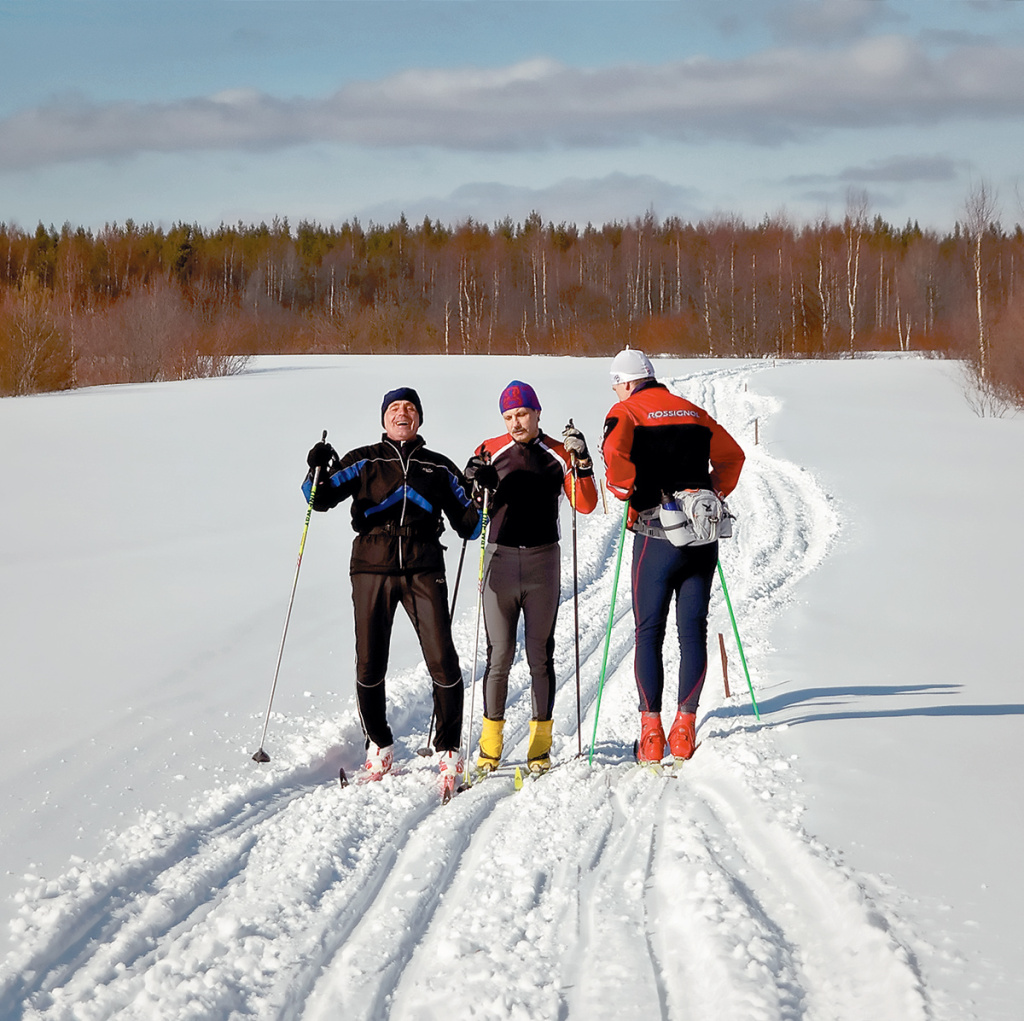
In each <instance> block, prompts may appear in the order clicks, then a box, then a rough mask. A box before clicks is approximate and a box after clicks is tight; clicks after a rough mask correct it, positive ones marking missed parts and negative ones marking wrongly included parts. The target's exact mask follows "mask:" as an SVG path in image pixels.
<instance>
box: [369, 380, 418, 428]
mask: <svg viewBox="0 0 1024 1021" xmlns="http://www.w3.org/2000/svg"><path fill="white" fill-rule="evenodd" d="M395 401H409V402H410V403H411V404H415V405H416V411H417V412H419V416H420V422H421V423H422V422H423V405H422V404H420V395H419V394H418V393H416V391H415V390H413V388H412V387H411V386H400V387H399V388H398V389H397V390H389V391H388V392H387V393H386V394H385V395H384V403H383V404H382V405H381V406H380V424H381V425H383V424H384V412H385V411H387V410H388V405H389V404H394V403H395Z"/></svg>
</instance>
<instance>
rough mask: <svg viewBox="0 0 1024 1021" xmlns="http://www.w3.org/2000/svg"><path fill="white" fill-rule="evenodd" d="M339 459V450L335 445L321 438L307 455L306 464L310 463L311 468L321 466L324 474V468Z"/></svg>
mask: <svg viewBox="0 0 1024 1021" xmlns="http://www.w3.org/2000/svg"><path fill="white" fill-rule="evenodd" d="M337 459H338V452H337V451H336V450H335V449H334V447H332V446H331V445H330V444H329V443H324V442H323V441H322V440H321V441H320V442H319V443H317V444H316V445H315V446H314V447H311V448H310V451H309V453H308V454H307V455H306V464H308V465H309V467H310V469H315V468H319V469H320V471H321V474H322V473H323V470H324V469H325V468H328V467H329V466H330V464H331V462H332V461H336V460H337Z"/></svg>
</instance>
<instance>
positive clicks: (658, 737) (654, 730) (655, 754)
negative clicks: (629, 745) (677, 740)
mask: <svg viewBox="0 0 1024 1021" xmlns="http://www.w3.org/2000/svg"><path fill="white" fill-rule="evenodd" d="M636 757H637V761H638V762H661V760H662V759H663V758H664V757H665V731H664V729H663V728H662V726H661V713H641V714H640V745H639V747H638V748H637V750H636Z"/></svg>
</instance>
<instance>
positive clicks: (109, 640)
mask: <svg viewBox="0 0 1024 1021" xmlns="http://www.w3.org/2000/svg"><path fill="white" fill-rule="evenodd" d="M656 364H657V367H658V371H659V376H660V377H661V378H662V379H664V380H666V381H668V382H670V383H671V385H672V386H674V387H675V388H677V389H678V390H679V391H680V392H681V393H683V394H685V395H686V396H688V397H690V398H691V399H693V400H695V401H696V402H697V403H700V404H702V405H703V406H705V407H707V408H708V410H709V411H710V412H711V413H712V414H713V415H714V416H715V417H716V418H718V419H719V420H720V421H721V422H722V423H723V424H724V425H726V427H727V428H729V429H730V431H732V432H733V433H734V435H736V437H737V438H738V439H739V440H740V442H741V443H742V444H743V445H744V447H745V449H746V451H747V454H748V461H747V464H746V467H745V470H744V475H743V478H742V480H741V483H740V486H739V488H738V490H737V491H736V493H735V495H734V497H733V498H732V499H731V500H730V504H731V506H732V507H733V509H734V510H735V511H737V512H738V514H739V519H740V520H739V527H738V529H737V534H736V536H735V538H734V539H732V540H729V541H728V542H724V543H723V545H722V564H723V570H724V573H725V576H726V579H727V582H728V585H729V591H730V594H731V596H732V600H733V605H734V607H735V609H736V613H737V617H738V621H739V626H740V631H741V637H742V639H743V643H744V650H745V653H746V657H747V661H748V664H749V667H750V672H751V678H752V681H753V684H754V689H755V694H756V696H757V700H758V704H759V708H760V714H761V720H760V722H758V721H757V720H756V719H755V716H754V713H753V710H752V707H751V701H750V695H749V693H748V692H747V691H746V682H745V679H744V676H743V671H742V668H741V666H740V660H739V655H738V650H737V648H736V645H735V640H734V638H733V636H732V634H731V627H730V624H729V620H728V614H727V612H726V609H725V606H724V602H723V600H722V598H721V593H720V590H718V589H716V592H715V596H714V599H713V603H712V620H711V642H710V645H711V652H712V658H711V669H710V671H709V676H708V681H707V685H706V688H705V694H704V699H703V701H702V705H701V712H700V714H699V729H698V737H699V740H700V741H701V745H700V748H699V750H698V752H697V755H696V756H695V757H694V759H693V760H692V761H690V762H689V763H686V764H685V765H684V766H683V767H682V768H681V769H680V770H679V771H678V772H677V774H676V775H673V776H669V775H662V776H655V775H653V774H651V773H650V772H648V771H646V770H641V769H638V768H637V767H635V766H634V765H632V764H631V749H632V742H633V739H634V737H635V736H636V729H637V718H636V707H635V703H636V695H635V688H634V684H633V680H632V671H631V647H632V635H631V632H632V626H631V611H630V608H629V598H628V575H627V573H626V572H625V571H623V575H622V578H621V579H620V583H619V590H618V596H617V601H616V609H615V621H614V624H613V627H612V632H611V641H610V647H609V654H608V671H607V681H606V685H605V688H604V691H603V695H602V700H601V711H600V720H599V723H598V728H597V744H596V749H595V756H594V762H593V764H591V763H590V762H589V761H588V756H587V755H586V754H584V756H583V757H582V758H577V757H576V756H577V752H578V750H579V749H580V748H581V747H582V748H583V749H584V752H585V753H586V752H587V751H588V750H589V743H590V739H591V735H592V733H593V729H594V710H595V705H596V702H597V693H598V683H599V677H600V671H601V663H602V659H603V654H604V642H605V630H606V626H607V618H608V607H609V602H610V597H611V589H612V581H613V576H614V572H615V560H616V550H617V543H618V535H619V526H620V522H621V517H620V515H619V505H618V504H617V503H616V502H615V501H610V506H609V513H607V514H604V513H602V511H601V508H599V509H598V511H597V512H596V513H595V514H593V515H590V516H580V517H579V519H578V522H577V529H578V533H577V539H578V550H577V553H578V557H577V559H578V577H579V611H580V612H579V618H580V634H579V642H580V658H581V682H580V691H581V715H582V720H583V723H582V732H580V731H579V730H578V728H577V723H576V719H577V716H576V678H575V655H574V645H573V635H572V620H573V614H572V555H571V541H570V536H571V518H570V517H569V514H568V511H567V510H566V511H564V513H563V521H562V534H563V543H562V552H563V572H562V600H563V608H562V612H561V614H560V618H559V626H558V632H557V636H556V638H557V648H556V670H557V675H558V678H559V683H560V691H559V695H558V700H557V702H556V718H555V745H554V752H555V759H556V762H557V765H556V767H555V768H554V769H553V770H552V772H551V773H550V774H549V775H548V776H546V777H543V778H542V779H540V780H538V781H536V782H531V781H527V783H526V784H525V785H524V787H523V789H522V790H521V791H518V792H517V791H516V790H515V788H514V785H513V783H512V780H511V773H510V772H509V771H507V770H506V771H503V772H501V773H499V774H498V775H495V776H494V777H492V778H489V779H487V780H486V781H484V782H482V783H480V784H478V785H476V786H475V787H473V788H472V789H471V790H469V791H466V792H464V793H462V794H460V795H458V797H456V798H455V800H454V801H453V802H452V803H451V804H449V805H447V806H441V805H440V804H439V799H438V793H437V780H436V775H435V774H436V768H435V765H434V760H433V759H430V758H426V757H421V756H419V755H418V754H417V750H418V749H419V748H420V747H421V746H422V745H423V743H424V739H425V735H426V729H427V723H428V720H429V709H430V707H429V699H428V679H427V675H426V671H425V668H424V667H423V665H422V663H421V662H420V655H419V651H418V648H417V646H416V642H415V638H414V636H413V634H412V630H411V628H410V627H409V625H408V624H407V623H406V622H405V620H404V618H403V617H401V615H400V616H399V619H398V622H397V626H396V630H395V638H394V643H393V655H392V661H391V672H390V676H389V679H388V686H389V700H390V706H391V711H390V718H391V722H392V726H393V727H394V729H395V731H396V734H397V735H398V737H397V745H396V752H397V769H396V772H395V774H394V775H392V776H390V777H388V778H386V779H385V780H384V781H383V782H381V783H380V784H365V785H359V786H356V785H353V786H350V787H349V788H347V789H345V790H342V789H341V788H340V787H339V785H338V783H337V774H338V769H339V767H344V768H345V769H346V770H348V771H350V772H351V771H352V770H353V769H354V768H355V767H357V765H358V763H359V761H360V748H361V745H360V731H359V726H358V721H357V718H356V715H355V711H354V706H353V700H352V661H353V642H352V624H351V606H350V602H349V600H350V596H349V589H348V578H347V556H348V548H349V543H350V535H351V531H350V529H349V526H348V515H347V510H346V509H345V508H344V507H342V508H339V509H338V510H336V511H334V512H333V513H331V514H329V515H319V514H318V515H314V517H313V519H312V522H311V524H310V529H309V533H308V538H307V541H306V547H305V554H304V558H303V562H302V568H301V574H300V577H299V583H298V587H297V591H296V599H295V606H294V609H293V612H292V618H291V625H290V629H289V633H288V640H287V644H286V646H285V651H284V658H283V661H282V667H281V675H280V680H279V684H278V688H277V691H276V693H275V696H274V701H273V711H272V713H271V715H270V719H269V724H268V734H267V740H266V743H265V747H266V750H267V751H268V753H269V754H270V756H271V762H270V763H268V764H266V765H263V766H259V765H257V764H255V763H254V762H253V761H252V759H251V755H252V753H253V752H254V751H255V750H256V747H257V746H258V743H259V737H260V733H261V730H262V726H263V723H264V719H265V714H266V711H267V703H268V698H269V695H270V687H271V681H272V678H273V669H274V664H275V662H276V657H277V652H278V648H279V644H280V640H281V631H282V625H283V621H284V614H285V609H286V605H287V600H288V595H289V592H290V586H291V583H292V580H293V577H294V573H295V565H296V555H297V553H298V544H299V539H300V536H301V530H302V523H303V516H304V513H305V510H304V505H303V503H302V497H301V493H300V490H299V485H300V482H301V479H302V476H303V474H304V471H305V466H304V454H305V451H306V450H307V449H308V447H309V446H311V445H312V443H313V442H314V441H315V440H316V439H318V438H319V436H320V433H321V431H322V430H323V429H324V428H326V429H328V430H329V439H331V440H332V442H333V443H334V444H335V445H336V446H337V447H338V448H339V449H341V450H344V449H348V447H350V446H356V445H358V444H361V443H365V442H369V441H371V440H373V439H375V438H376V436H377V434H378V432H379V420H380V419H379V415H380V399H381V396H382V395H383V393H384V392H385V391H386V390H388V389H391V388H393V387H395V386H398V385H412V386H415V387H417V389H418V390H419V392H420V394H421V397H422V399H423V402H424V410H425V416H424V424H423V435H424V436H425V438H426V439H427V442H428V443H429V444H430V445H431V446H432V447H434V448H435V449H438V450H441V451H443V452H445V453H447V454H448V455H449V456H451V457H452V458H453V459H455V460H456V461H458V462H464V461H465V459H466V458H467V457H468V456H469V454H470V452H471V450H472V449H473V447H474V446H475V445H476V444H477V443H479V442H480V441H481V440H482V439H484V438H485V437H487V436H490V435H493V434H494V432H495V431H496V430H499V429H500V422H499V419H498V412H497V409H496V402H497V395H498V393H499V392H500V390H501V388H502V387H503V386H504V385H505V384H506V383H507V382H508V380H509V379H512V378H520V379H526V380H527V381H529V382H531V383H532V384H533V385H534V386H535V387H536V389H537V391H538V394H539V396H540V399H541V401H542V403H543V404H544V412H543V414H542V424H543V425H544V426H545V427H546V428H547V429H548V430H549V431H550V432H552V433H555V434H556V435H557V434H560V432H561V429H562V426H563V425H564V423H565V422H566V421H567V419H568V418H569V417H570V416H571V417H573V419H574V420H575V422H576V424H577V425H579V426H580V427H581V428H582V429H583V430H584V432H585V433H586V435H587V436H588V438H589V439H590V441H591V445H592V446H593V447H595V448H596V446H597V445H598V441H599V438H600V430H601V423H602V420H603V416H604V413H605V411H606V410H607V409H608V407H609V406H610V405H611V403H612V402H613V400H614V397H613V395H612V393H611V390H610V388H609V385H608V379H607V364H606V362H605V361H604V360H601V359H596V360H584V359H572V358H487V359H473V358H432V357H419V358H411V357H410V358H361V357H350V358H345V357H322V358H261V359H259V360H257V361H256V362H255V363H254V366H253V368H252V369H251V370H250V371H249V372H247V373H245V374H244V375H242V376H238V377H233V378H228V379H220V380H200V381H186V382H180V383H166V384H154V385H146V386H127V387H100V388H94V389H88V390H81V391H76V392H72V393H66V394H52V395H45V396H38V397H28V398H17V399H6V400H3V401H0V477H2V478H3V479H4V481H5V485H4V487H3V489H2V491H0V523H2V525H3V528H2V529H0V670H2V678H3V682H2V689H0V690H2V692H3V711H2V714H0V748H2V749H3V752H4V766H5V769H4V781H3V784H2V787H0V814H2V820H3V821H2V824H0V826H2V829H0V905H2V907H0V912H2V916H3V922H4V925H5V927H6V930H7V941H6V946H5V947H4V948H2V949H3V951H4V956H3V960H2V963H0V1021H9V1019H10V1021H13V1019H22V1018H25V1019H28V1018H31V1019H76V1021H83V1019H89V1021H91V1019H100V1018H122V1019H129V1018H139V1019H142V1018H146V1019H151V1018H154V1017H161V1018H175V1019H186V1018H197V1019H198V1018H203V1019H219V1018H225V1019H226V1018H238V1017H258V1018H288V1019H292V1018H294V1019H303V1021H311V1019H316V1018H336V1017H345V1018H367V1019H371V1018H372V1019H377V1018H396V1019H399V1018H400V1019H412V1018H416V1019H420V1018H423V1019H430V1018H442V1017H443V1018H445V1019H448V1021H453V1019H461V1018H509V1019H518V1018H523V1019H532V1021H535V1019H539V1018H563V1017H570V1018H576V1017H578V1018H591V1017H592V1018H612V1017H614V1018H627V1019H628V1018H643V1019H645V1021H649V1019H650V1018H652V1017H661V1018H672V1019H677V1018H678V1019H682V1018H687V1019H702V1018H714V1019H724V1018H729V1019H732V1018H742V1019H762V1018H763V1019H774V1018H787V1019H790V1018H793V1019H797V1018H799V1019H813V1021H817V1019H844V1021H845V1019H862V1018H870V1019H872V1021H887V1019H894V1021H895V1019H900V1021H904V1019H916V1018H921V1019H929V1021H946V1019H950V1021H952V1019H970V1018H977V1019H983V1021H1002V1019H1019V1018H1021V1017H1022V1016H1024V1012H1022V1009H1021V1007H1020V1003H1021V999H1022V993H1024V988H1022V986H1024V981H1022V978H1021V976H1020V974H1019V962H1020V961H1021V960H1022V959H1024V945H1022V944H1024V939H1022V936H1021V933H1020V926H1019V924H1017V923H1018V919H1019V918H1020V917H1021V915H1022V913H1024V891H1022V886H1021V883H1020V881H1019V879H1018V877H1017V863H1018V859H1019V853H1020V852H1019V848H1020V847H1021V846H1022V845H1024V807H1022V806H1024V796H1022V795H1024V790H1022V787H1024V784H1022V781H1021V771H1020V768H1019V766H1018V764H1017V762H1016V761H1015V759H1016V757H1017V749H1018V746H1019V744H1020V733H1021V723H1020V716H1021V713H1022V703H1021V699H1020V696H1019V691H1018V672H1017V671H1016V669H1015V666H1016V663H1015V653H1016V648H1015V646H1016V642H1015V639H1016V637H1017V632H1018V630H1019V620H1020V604H1019V600H1018V598H1017V590H1018V574H1019V571H1020V568H1021V565H1022V564H1024V556H1022V554H1024V537H1022V533H1021V530H1020V529H1019V528H1017V527H1016V526H1015V525H1014V524H1013V521H1014V520H1015V517H1016V515H1015V509H1016V507H1018V506H1020V504H1021V502H1022V499H1024V473H1021V472H1020V470H1019V465H1020V464H1021V463H1022V455H1024V421H1022V420H1021V419H1020V418H1015V417H1006V418H1003V419H992V418H986V419H980V418H977V417H976V416H975V415H974V414H973V413H972V411H971V410H970V408H969V406H968V403H967V402H966V400H965V399H964V396H963V394H962V392H961V382H960V375H959V369H958V367H957V366H956V365H955V364H951V363H945V362H936V361H929V360H927V359H920V358H877V359H864V360H857V361H842V362H813V363H787V362H778V363H772V362H738V361H713V362H709V361H683V360H674V359H660V360H658V361H657V363H656ZM755 423H756V429H757V436H758V438H759V443H758V444H757V445H755V444H754V436H755ZM449 539H451V534H450V533H449ZM448 545H449V549H448V560H449V578H450V580H453V579H454V577H455V574H456V568H457V564H458V555H459V553H460V551H461V543H459V542H458V541H457V540H452V541H450V542H449V543H448ZM477 553H478V547H476V546H475V544H472V545H471V546H470V547H469V550H468V552H467V556H466V561H465V566H464V568H463V576H462V580H461V585H460V593H459V600H458V609H457V612H456V622H455V629H454V630H455V637H456V643H457V646H458V648H459V651H460V655H461V658H462V661H463V667H464V672H465V674H466V677H467V682H468V681H469V678H470V675H471V673H472V669H473V660H474V637H475V627H474V625H475V602H476V601H475V598H474V596H475V577H476V570H477V562H478V561H477ZM627 556H628V551H627ZM719 632H721V633H723V634H724V635H725V642H726V648H727V651H728V655H729V682H730V686H731V689H732V696H731V697H730V698H728V699H727V698H726V697H725V693H724V686H723V678H722V672H721V666H720V660H719V657H718V654H717V653H718V639H717V634H718V633H719ZM675 655H677V653H675V652H673V650H671V648H669V651H668V652H667V657H668V659H669V660H670V661H671V660H672V659H673V657H674V656H675ZM467 704H468V699H467ZM475 704H476V710H477V711H476V715H477V716H479V706H480V696H479V691H477V694H476V703H475ZM528 719H529V682H528V678H527V675H526V670H525V664H524V663H523V662H522V661H521V660H517V661H516V664H515V666H514V668H513V673H512V676H511V678H510V697H509V713H508V724H507V729H506V734H507V738H508V751H509V758H510V760H511V761H512V762H516V761H520V762H521V761H522V760H523V758H524V756H525V740H526V736H527V727H528ZM474 722H478V721H474Z"/></svg>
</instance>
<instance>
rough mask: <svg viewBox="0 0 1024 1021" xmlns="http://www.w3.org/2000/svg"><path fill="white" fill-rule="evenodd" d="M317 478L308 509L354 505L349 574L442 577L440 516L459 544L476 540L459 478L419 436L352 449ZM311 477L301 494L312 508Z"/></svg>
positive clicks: (473, 512)
mask: <svg viewBox="0 0 1024 1021" xmlns="http://www.w3.org/2000/svg"><path fill="white" fill-rule="evenodd" d="M327 472H328V474H327V477H326V478H321V479H320V481H319V483H318V485H317V488H316V497H315V499H314V501H313V509H314V510H317V511H327V510H330V509H331V508H332V507H337V505H338V504H339V503H341V502H342V501H343V500H346V499H349V498H351V500H352V527H353V528H354V529H355V531H356V533H357V535H356V538H355V541H354V542H353V543H352V560H351V565H350V570H349V573H351V574H362V573H367V574H402V573H405V572H413V571H443V570H444V550H443V548H442V546H441V543H440V541H439V539H440V536H441V534H442V532H443V531H444V521H443V520H442V514H443V515H444V516H445V517H447V518H448V520H449V522H450V523H451V526H452V528H454V529H455V531H456V532H457V533H458V535H459V537H460V538H462V539H476V538H477V537H478V536H479V535H480V512H479V511H478V510H477V508H476V505H475V504H474V503H473V501H472V499H471V498H470V496H469V485H468V483H467V482H466V479H465V477H464V476H463V474H462V472H461V471H459V469H458V468H457V467H456V466H455V465H454V463H453V462H451V461H449V460H448V458H447V457H445V456H444V455H443V454H438V453H437V452H436V451H433V450H428V449H427V447H426V446H425V445H424V442H423V439H422V438H421V437H419V436H416V437H414V438H413V439H411V440H406V441H404V442H399V441H395V440H390V439H388V437H387V434H385V435H384V436H382V438H381V441H380V443H373V444H370V445H369V446H366V447H357V448H356V449H355V450H350V451H349V452H348V453H347V454H345V455H344V456H343V457H341V458H340V459H339V460H337V461H336V462H334V463H333V464H332V465H331V466H330V467H329V468H328V469H327ZM312 485H313V473H312V471H310V472H309V474H308V475H307V476H306V480H305V482H304V483H303V485H302V491H303V493H304V494H305V496H306V500H307V501H308V500H309V494H310V491H311V489H312Z"/></svg>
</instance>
